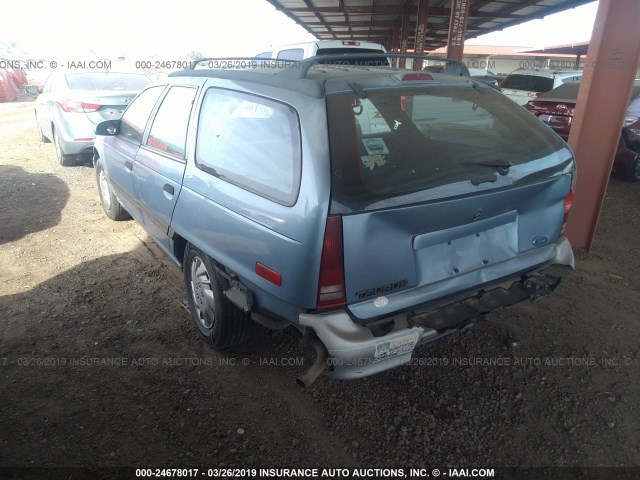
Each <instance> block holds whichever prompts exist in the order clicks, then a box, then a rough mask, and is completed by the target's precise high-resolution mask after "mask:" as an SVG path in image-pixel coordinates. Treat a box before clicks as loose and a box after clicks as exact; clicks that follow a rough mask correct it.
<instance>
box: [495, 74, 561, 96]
mask: <svg viewBox="0 0 640 480" xmlns="http://www.w3.org/2000/svg"><path fill="white" fill-rule="evenodd" d="M500 86H501V87H502V88H512V89H514V90H526V91H528V92H548V91H549V90H551V89H552V88H553V78H548V77H539V76H537V75H521V74H512V75H509V76H507V78H505V79H504V80H503V81H502V84H501V85H500Z"/></svg>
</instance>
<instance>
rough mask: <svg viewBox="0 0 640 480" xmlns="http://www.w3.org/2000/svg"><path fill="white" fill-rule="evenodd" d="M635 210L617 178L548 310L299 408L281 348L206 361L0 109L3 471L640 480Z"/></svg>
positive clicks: (173, 277) (73, 190)
mask: <svg viewBox="0 0 640 480" xmlns="http://www.w3.org/2000/svg"><path fill="white" fill-rule="evenodd" d="M580 174H587V173H584V172H581V173H580ZM639 207H640V185H634V184H629V183H625V182H623V181H619V180H617V179H615V178H614V179H612V181H611V184H610V187H609V190H608V193H607V199H606V202H605V207H604V213H603V215H602V219H601V224H600V227H599V229H598V234H597V239H596V242H595V246H594V248H593V251H592V253H591V255H589V256H587V255H585V254H583V253H582V254H579V255H578V270H577V272H576V273H575V274H574V275H573V276H571V277H570V278H569V279H568V280H566V281H565V283H564V284H563V285H562V286H561V287H560V288H559V289H558V291H557V292H556V293H555V294H554V295H552V296H551V297H548V298H545V299H543V301H541V302H540V303H538V304H535V305H534V304H522V305H518V306H516V307H514V308H508V309H505V310H502V311H499V312H496V313H494V314H491V315H489V316H488V318H487V320H486V321H484V322H480V323H478V324H477V325H476V326H475V327H474V328H472V329H470V330H469V331H466V332H462V333H457V334H454V335H451V336H449V337H447V338H445V339H443V340H441V341H438V342H434V343H431V344H427V345H425V346H423V347H421V348H420V349H418V350H417V351H416V352H415V362H414V363H415V364H413V365H407V366H404V367H401V368H399V369H396V370H393V371H389V372H385V373H383V374H380V375H377V376H374V377H370V378H366V379H362V380H357V381H351V382H341V381H336V380H332V379H331V378H328V377H321V378H320V379H319V380H318V381H317V382H316V383H315V384H314V385H313V386H312V387H311V388H310V389H307V390H302V389H300V388H299V387H298V386H297V385H296V384H295V382H294V378H295V376H296V375H298V374H299V373H301V372H302V371H304V369H305V365H304V364H306V366H308V365H309V360H310V359H309V358H307V357H305V356H304V355H303V354H302V352H301V350H300V347H299V344H298V341H297V339H296V336H295V335H294V334H293V332H289V331H285V332H282V333H280V334H277V335H271V334H269V333H267V332H260V333H259V334H258V335H257V337H256V339H255V340H254V341H252V342H251V343H250V344H249V345H247V346H246V347H243V349H242V350H241V351H239V352H234V353H233V354H221V353H217V352H215V351H213V350H211V349H209V348H208V347H206V346H205V345H204V344H203V343H202V342H201V341H200V340H199V339H198V338H197V336H196V333H195V331H194V328H193V326H192V324H191V320H190V318H189V316H188V314H187V312H186V311H185V310H184V308H183V307H182V305H181V302H182V300H183V298H184V293H183V292H184V291H183V280H182V273H181V272H180V271H179V270H178V269H177V268H176V267H175V265H173V264H172V263H171V262H170V261H169V260H168V259H167V258H165V256H164V255H163V253H162V252H161V251H160V249H159V248H158V247H156V245H154V243H153V242H152V241H151V240H150V239H149V238H148V237H147V235H146V234H145V233H144V231H143V230H142V229H141V228H140V227H139V226H138V225H137V224H136V223H135V222H132V221H129V222H121V223H116V222H112V221H110V220H108V219H107V218H106V217H105V216H104V214H103V212H102V210H101V207H100V205H99V202H98V194H97V190H96V186H95V181H94V172H93V168H92V167H90V166H76V167H68V168H65V167H61V166H59V165H58V164H57V162H56V159H55V154H54V149H53V146H52V145H51V144H43V143H39V141H38V136H37V131H36V128H35V124H34V118H33V109H32V105H31V104H29V103H28V102H22V103H12V104H0V395H1V398H2V408H1V409H0V466H2V467H9V466H83V467H109V466H134V467H152V468H155V467H162V466H164V467H190V466H201V467H220V466H227V467H284V466H286V467H296V468H298V467H303V466H310V467H321V468H322V467H347V468H348V467H364V466H366V467H384V468H397V467H412V466H425V467H439V468H445V467H451V468H471V467H483V468H485V467H486V468H497V467H502V466H523V467H535V466H561V467H567V466H572V467H597V466H635V467H638V466H640V415H638V409H639V407H640V383H639V381H638V380H639V374H638V372H639V363H640V362H639V359H640V342H639V340H640V322H639V319H640V298H639V294H638V292H639V291H640V276H638V272H639V271H640V255H638V251H639V246H640V240H639V239H640V215H639V213H638V212H639Z"/></svg>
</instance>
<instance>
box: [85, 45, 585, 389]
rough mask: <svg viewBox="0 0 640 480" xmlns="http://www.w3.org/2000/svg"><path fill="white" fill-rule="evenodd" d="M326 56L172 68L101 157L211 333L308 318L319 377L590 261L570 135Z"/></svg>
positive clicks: (437, 80) (218, 337) (362, 364)
mask: <svg viewBox="0 0 640 480" xmlns="http://www.w3.org/2000/svg"><path fill="white" fill-rule="evenodd" d="M378 57H379V56H378ZM332 58H333V57H332ZM332 58H329V60H332ZM335 58H340V57H335ZM326 60H327V57H315V58H313V59H308V60H307V61H306V62H305V64H304V65H300V66H299V68H295V69H294V68H284V69H282V70H281V71H275V72H274V70H273V69H265V71H262V70H260V69H246V70H212V71H209V70H185V71H181V72H177V73H172V74H171V75H169V79H168V80H169V81H168V84H167V85H153V86H151V87H149V88H147V89H145V90H144V91H143V92H142V93H140V95H139V96H138V97H137V98H136V99H135V100H134V101H133V102H132V103H131V104H130V105H129V107H128V108H127V110H126V111H125V113H124V115H123V117H122V119H120V120H118V121H108V122H103V123H101V124H99V125H98V127H97V129H96V133H97V135H98V136H97V138H96V142H95V155H94V164H95V172H96V180H97V185H98V191H99V194H100V199H101V203H102V207H103V209H104V211H105V213H106V215H107V216H108V217H109V218H112V219H114V220H122V219H125V218H128V217H129V215H131V216H132V217H133V218H135V219H136V220H137V221H138V222H140V223H141V224H142V226H143V227H144V228H145V229H146V230H147V232H148V233H149V235H150V236H151V237H152V238H154V239H155V241H156V242H157V243H158V245H160V247H161V248H162V249H163V250H164V251H165V252H166V253H167V254H168V255H169V256H170V257H171V258H172V259H173V261H174V262H175V263H176V264H177V265H179V266H180V267H182V269H183V271H184V281H185V288H186V291H187V298H188V302H189V310H190V312H191V316H192V319H193V322H194V324H195V326H196V328H197V331H198V332H199V333H200V335H201V336H202V337H203V339H204V340H205V341H206V342H208V343H209V344H211V345H212V346H214V347H215V348H231V347H234V346H236V345H238V344H239V343H241V342H242V341H243V340H244V339H245V338H246V337H247V336H248V334H249V331H250V328H251V325H252V321H255V322H257V323H260V324H262V325H266V326H268V327H269V328H285V327H287V326H294V327H295V328H297V329H299V330H300V332H301V333H302V334H303V335H304V337H303V338H304V343H305V345H307V346H309V347H313V348H314V349H315V351H316V352H317V356H316V361H315V363H314V364H313V366H312V367H311V368H310V369H309V371H308V372H306V373H305V375H303V376H302V377H300V378H299V381H300V382H301V383H302V384H303V385H308V384H310V383H311V382H312V381H314V380H315V378H316V377H317V376H318V375H319V374H320V373H321V372H322V371H324V370H325V368H327V363H329V364H330V365H331V374H332V375H333V376H334V377H336V378H340V379H350V378H357V377H363V376H366V375H370V374H373V373H376V372H380V371H383V370H386V369H389V368H392V367H395V366H398V365H401V364H404V363H406V362H407V361H409V359H410V358H411V355H412V352H413V351H414V349H415V348H416V346H417V345H419V344H422V343H425V342H428V341H430V340H434V339H436V338H439V337H441V336H443V335H446V334H448V333H450V332H452V331H454V330H456V329H459V328H461V327H463V326H467V325H468V324H470V323H473V322H474V321H475V320H477V319H478V318H480V317H481V316H482V315H483V314H485V313H487V312H490V311H492V310H495V309H497V308H500V307H502V306H505V305H510V304H513V303H516V302H519V301H522V300H526V299H532V300H533V299H538V298H540V297H541V296H543V295H545V294H547V293H549V292H551V291H552V290H554V289H555V288H556V286H557V285H558V284H559V282H560V280H561V278H562V277H563V276H565V275H566V273H567V272H569V271H571V270H572V269H573V268H574V260H573V253H572V250H571V246H570V245H569V242H568V240H567V239H566V238H565V236H564V229H565V224H566V221H567V215H568V213H569V211H570V209H571V204H572V199H573V186H574V178H575V162H574V159H573V155H572V153H571V150H570V149H569V148H568V147H567V145H566V144H565V143H564V142H563V141H562V140H561V139H560V138H559V137H558V136H557V135H555V134H554V133H553V132H551V131H550V130H549V129H548V128H547V127H545V126H544V125H542V124H541V123H540V122H538V121H537V120H536V119H535V118H533V117H532V116H531V115H529V113H528V112H526V111H525V110H524V109H523V108H521V107H519V106H517V105H516V104H514V103H513V102H511V101H510V100H509V99H507V98H505V97H504V96H503V95H502V94H501V93H499V92H497V91H496V90H494V89H493V88H491V87H489V86H488V85H484V84H482V83H480V82H472V81H470V80H469V79H467V78H462V77H455V76H449V75H439V74H436V73H428V72H422V71H413V70H396V69H386V68H374V69H371V68H363V67H358V66H351V67H346V68H341V69H327V68H324V66H319V67H317V68H316V67H314V66H313V65H314V64H316V63H319V62H322V61H326ZM366 112H368V113H366ZM374 117H375V123H374V124H373V125H372V124H371V123H370V118H374ZM329 359H330V360H329Z"/></svg>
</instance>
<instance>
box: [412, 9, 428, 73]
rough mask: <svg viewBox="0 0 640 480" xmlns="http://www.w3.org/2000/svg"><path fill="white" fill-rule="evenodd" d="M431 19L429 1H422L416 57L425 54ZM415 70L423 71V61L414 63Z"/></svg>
mask: <svg viewBox="0 0 640 480" xmlns="http://www.w3.org/2000/svg"><path fill="white" fill-rule="evenodd" d="M428 18H429V0H420V3H419V4H418V21H417V23H416V41H415V47H414V51H415V54H416V55H422V54H423V53H424V46H425V40H426V38H427V19H428ZM413 69H414V70H422V60H415V59H414V61H413Z"/></svg>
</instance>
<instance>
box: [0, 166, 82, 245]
mask: <svg viewBox="0 0 640 480" xmlns="http://www.w3.org/2000/svg"><path fill="white" fill-rule="evenodd" d="M68 199H69V188H68V187H67V185H66V184H65V182H64V181H62V180H60V178H58V177H57V176H56V175H54V174H51V173H29V172H27V171H25V170H24V169H23V168H21V167H16V166H14V165H0V205H1V207H0V244H3V243H7V242H13V241H15V240H18V239H20V238H22V237H24V236H26V235H29V234H30V233H34V232H38V231H41V230H46V229H48V228H51V227H53V226H55V225H57V224H58V223H59V222H60V216H61V213H62V209H63V208H64V207H65V205H66V204H67V201H68ZM27 206H28V210H26V211H28V213H29V214H28V215H25V207H27Z"/></svg>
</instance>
